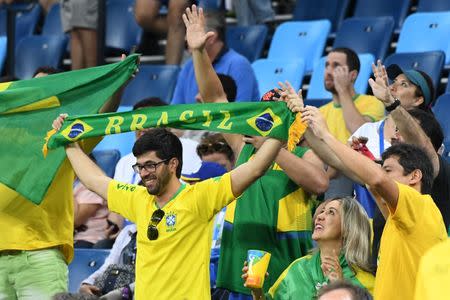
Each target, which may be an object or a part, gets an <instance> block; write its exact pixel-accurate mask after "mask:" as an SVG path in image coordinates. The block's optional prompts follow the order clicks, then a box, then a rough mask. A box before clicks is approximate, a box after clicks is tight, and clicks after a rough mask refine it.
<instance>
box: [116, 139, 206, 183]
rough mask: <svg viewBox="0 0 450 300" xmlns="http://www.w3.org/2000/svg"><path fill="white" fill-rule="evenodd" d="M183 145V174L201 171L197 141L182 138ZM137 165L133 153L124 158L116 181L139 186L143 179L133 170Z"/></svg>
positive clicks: (119, 165) (117, 168)
mask: <svg viewBox="0 0 450 300" xmlns="http://www.w3.org/2000/svg"><path fill="white" fill-rule="evenodd" d="M180 141H181V144H182V145H183V168H182V170H181V173H183V174H191V173H194V172H196V171H197V170H198V169H200V166H201V164H202V162H201V160H200V157H198V155H197V145H198V143H197V142H196V141H193V140H190V139H185V138H180ZM135 163H136V157H134V155H133V153H129V154H127V155H125V156H124V157H122V158H121V159H120V160H119V161H118V162H117V165H116V171H115V173H114V179H115V180H117V181H120V182H126V183H131V184H137V183H138V182H139V181H140V180H141V178H140V177H139V175H138V174H136V173H135V172H134V171H133V169H132V168H131V166H132V165H134V164H135Z"/></svg>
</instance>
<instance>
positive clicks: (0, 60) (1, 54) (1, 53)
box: [0, 36, 6, 74]
mask: <svg viewBox="0 0 450 300" xmlns="http://www.w3.org/2000/svg"><path fill="white" fill-rule="evenodd" d="M5 59H6V37H5V36H0V74H1V73H2V72H3V65H4V63H5Z"/></svg>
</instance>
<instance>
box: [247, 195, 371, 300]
mask: <svg viewBox="0 0 450 300" xmlns="http://www.w3.org/2000/svg"><path fill="white" fill-rule="evenodd" d="M370 235H371V230H370V224H369V219H368V217H367V214H366V212H365V211H364V209H363V208H362V206H361V205H360V204H359V203H358V202H357V201H356V200H354V199H352V198H349V197H346V198H340V199H332V200H327V201H325V202H324V203H322V204H321V205H320V206H319V207H318V211H317V213H316V214H315V218H314V231H313V234H312V238H313V240H315V241H316V243H317V246H318V248H317V249H316V250H315V251H313V253H312V254H310V255H306V256H304V257H302V258H299V259H297V260H295V261H294V262H293V263H292V264H291V265H290V266H289V267H288V268H287V269H286V270H285V271H284V272H283V273H282V274H281V275H280V277H279V278H278V280H277V281H276V282H275V284H274V285H273V286H272V287H271V288H270V290H269V292H268V293H267V294H265V295H264V293H263V290H262V289H252V295H253V299H312V298H314V297H316V295H317V291H318V290H319V289H320V288H321V287H322V286H324V285H326V284H328V283H329V282H333V281H336V280H342V279H344V280H347V281H349V282H351V283H353V284H355V285H358V286H361V287H364V288H366V289H367V290H368V291H369V292H370V293H372V289H373V285H374V281H375V277H374V276H373V275H372V274H371V266H370ZM242 271H243V273H244V274H243V275H242V277H243V279H244V280H245V279H246V278H247V271H248V268H247V266H244V268H243V269H242ZM244 285H245V284H244Z"/></svg>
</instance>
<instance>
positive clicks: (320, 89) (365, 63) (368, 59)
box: [305, 54, 375, 106]
mask: <svg viewBox="0 0 450 300" xmlns="http://www.w3.org/2000/svg"><path fill="white" fill-rule="evenodd" d="M358 57H359V61H360V63H361V67H360V70H359V74H358V77H357V78H356V82H355V91H356V93H358V94H365V93H366V92H367V87H368V85H369V83H368V80H369V77H370V75H371V74H372V62H374V61H375V58H374V57H373V55H372V54H358ZM326 61H327V57H326V56H324V57H322V58H321V59H320V61H319V63H318V64H317V65H316V66H315V67H314V71H313V73H312V76H311V81H310V82H309V89H308V93H307V94H306V100H305V104H307V105H314V106H322V105H323V104H326V103H327V102H329V101H330V100H331V98H332V95H331V93H330V92H328V91H327V90H325V87H324V82H323V81H324V74H325V63H326Z"/></svg>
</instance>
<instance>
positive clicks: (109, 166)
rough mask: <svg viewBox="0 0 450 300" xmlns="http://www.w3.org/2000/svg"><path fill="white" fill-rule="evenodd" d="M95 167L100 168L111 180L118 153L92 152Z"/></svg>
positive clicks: (107, 151) (113, 151) (106, 151)
mask: <svg viewBox="0 0 450 300" xmlns="http://www.w3.org/2000/svg"><path fill="white" fill-rule="evenodd" d="M92 155H93V156H94V158H95V160H96V162H97V165H98V166H99V167H100V168H102V170H103V171H104V172H105V174H106V175H107V176H108V177H111V178H113V177H114V172H115V170H116V164H117V162H118V161H119V159H120V151H119V150H116V149H113V150H96V151H93V152H92Z"/></svg>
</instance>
